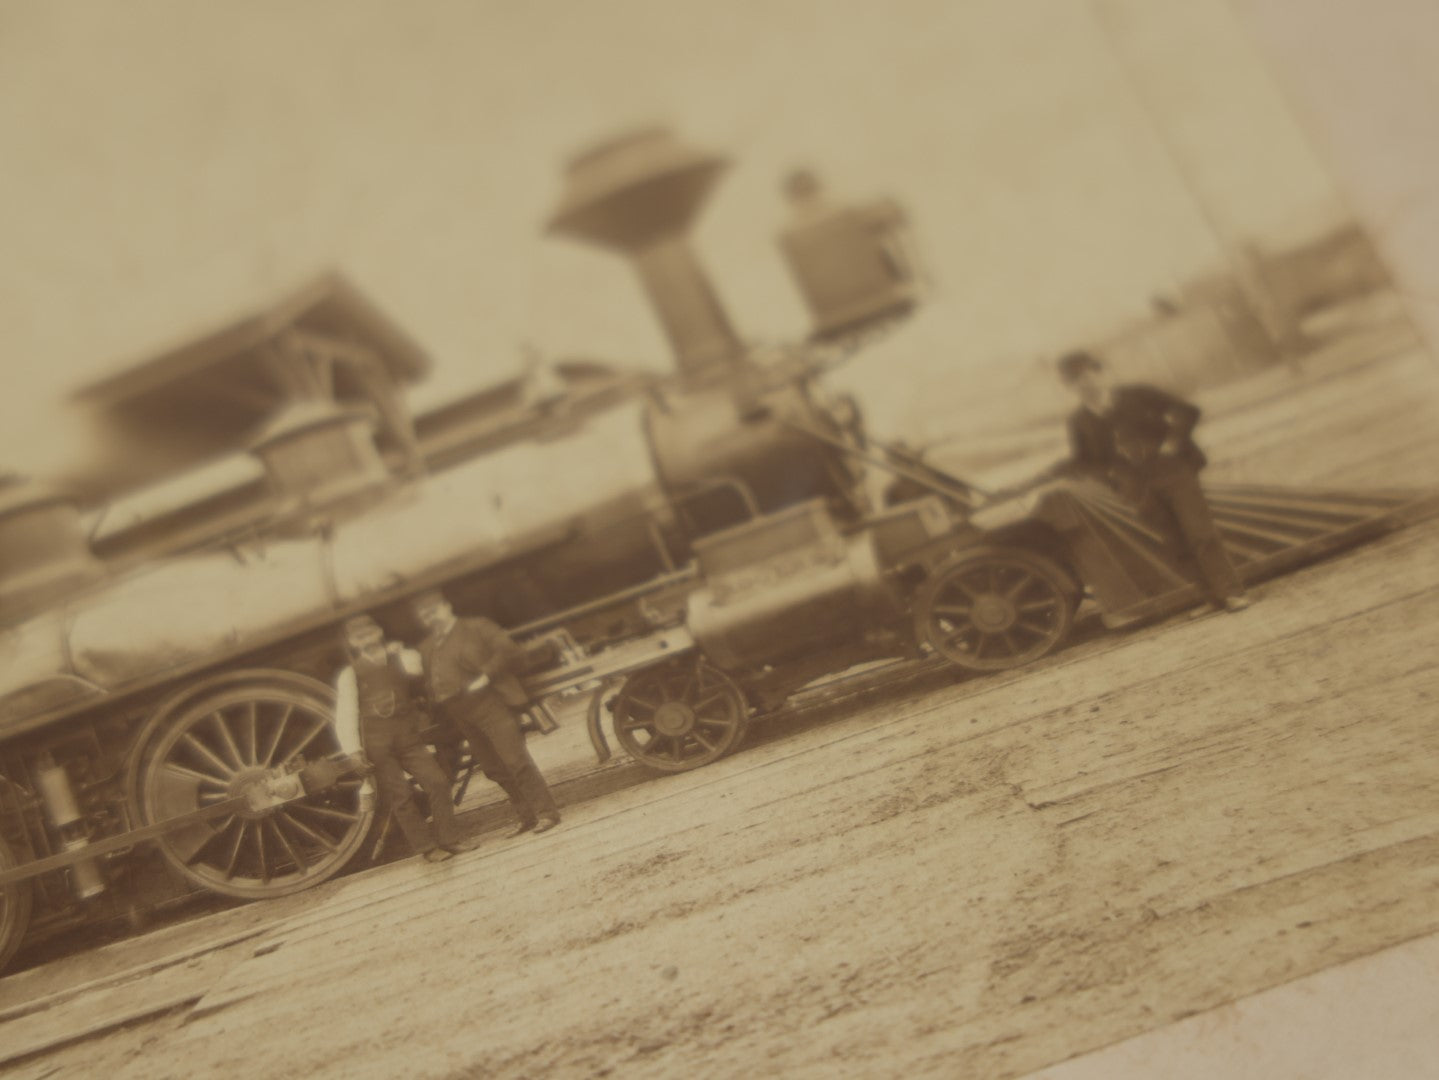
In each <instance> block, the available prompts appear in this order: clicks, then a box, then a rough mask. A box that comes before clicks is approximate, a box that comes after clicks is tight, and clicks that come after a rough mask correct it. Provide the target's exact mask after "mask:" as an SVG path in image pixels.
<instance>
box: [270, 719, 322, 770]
mask: <svg viewBox="0 0 1439 1080" xmlns="http://www.w3.org/2000/svg"><path fill="white" fill-rule="evenodd" d="M329 726H330V725H329V724H328V723H326V722H325V721H324V720H316V721H315V726H314V727H312V728H311V729H310V731H309V733H308V734H306V736H305V737H304V738H303V739H301V740H300V745H299V746H297V747H295V748H294V749H293V750H291V751H290V752H289V753H288V754H286V755H285V757H284V759H283V760H282V761H281V762H280V764H282V765H283V764H285V763H286V762H290V761H294V760H295V759H296V758H297V757H299V756H300V752H301V751H302V750H304V749H305V747H307V746H309V745H310V744H311V743H312V742H314V741H315V739H316V737H317V736H319V734H320V732H322V731H325V730H326V729H328V728H329Z"/></svg>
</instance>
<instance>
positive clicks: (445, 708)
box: [414, 592, 560, 836]
mask: <svg viewBox="0 0 1439 1080" xmlns="http://www.w3.org/2000/svg"><path fill="white" fill-rule="evenodd" d="M414 610H415V615H416V617H418V618H419V620H420V622H421V623H422V624H423V625H424V627H425V629H426V630H428V631H429V636H428V637H427V638H425V640H424V641H423V642H421V643H420V655H421V656H422V657H423V659H424V670H425V677H426V679H427V680H428V681H429V689H430V701H431V702H432V703H433V704H434V706H435V707H436V708H437V709H438V710H439V713H440V716H441V718H443V719H445V720H447V721H449V722H450V723H452V724H454V725H455V726H456V727H457V728H458V729H459V730H460V732H461V733H462V734H463V735H464V736H465V738H466V739H467V740H468V741H469V744H470V756H471V758H472V759H473V760H474V762H475V763H476V764H478V765H479V767H480V770H481V771H482V772H483V773H484V774H485V775H486V776H487V777H489V778H490V779H491V780H493V781H494V782H495V783H496V784H498V785H499V786H500V787H501V788H502V789H503V790H504V792H505V794H506V795H507V796H509V800H510V804H511V805H512V806H514V808H515V813H516V815H518V817H519V823H518V824H517V825H516V827H515V829H514V831H513V832H512V833H511V834H510V835H511V836H518V835H519V834H520V833H523V832H528V831H529V830H531V829H533V830H534V831H535V832H537V833H542V832H545V831H547V830H549V829H552V828H554V827H555V826H556V825H558V824H559V822H560V814H559V811H558V810H557V809H556V807H555V800H554V796H553V795H551V794H550V789H549V785H548V784H546V783H545V778H544V777H543V776H542V775H541V774H540V770H539V766H537V765H536V764H535V761H534V758H532V757H530V751H529V747H527V746H526V745H525V735H524V732H523V731H522V730H521V729H520V723H519V718H518V717H517V716H516V715H515V710H516V709H517V708H519V707H521V706H523V705H524V704H525V703H526V698H525V692H524V690H523V689H521V687H520V684H519V681H518V679H516V677H515V675H516V672H518V671H519V670H520V667H521V664H522V658H523V656H524V650H523V649H522V648H521V647H520V646H519V645H517V644H515V642H514V640H513V639H512V638H511V637H510V635H509V634H507V633H505V631H504V630H503V629H501V628H500V626H499V625H498V624H496V623H495V622H493V621H491V620H489V619H485V618H478V617H466V618H463V619H462V618H458V617H457V616H456V615H455V613H454V610H453V609H452V608H451V607H450V604H449V601H448V600H446V599H445V597H444V595H443V594H441V593H439V592H429V593H425V594H424V595H422V596H419V597H417V598H416V599H415V601H414Z"/></svg>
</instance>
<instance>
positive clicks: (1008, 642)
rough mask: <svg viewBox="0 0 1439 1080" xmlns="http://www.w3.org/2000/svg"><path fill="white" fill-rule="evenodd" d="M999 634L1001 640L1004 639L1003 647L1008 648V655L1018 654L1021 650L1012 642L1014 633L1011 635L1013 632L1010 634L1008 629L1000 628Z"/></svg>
mask: <svg viewBox="0 0 1439 1080" xmlns="http://www.w3.org/2000/svg"><path fill="white" fill-rule="evenodd" d="M999 636H1000V637H1001V638H1003V640H1004V647H1005V648H1006V649H1008V650H1009V655H1010V656H1018V655H1019V654H1020V652H1021V651H1022V650H1021V649H1020V647H1019V646H1018V645H1016V644H1015V643H1014V635H1013V634H1011V633H1010V632H1009V631H1008V630H1001V631H1000V632H999Z"/></svg>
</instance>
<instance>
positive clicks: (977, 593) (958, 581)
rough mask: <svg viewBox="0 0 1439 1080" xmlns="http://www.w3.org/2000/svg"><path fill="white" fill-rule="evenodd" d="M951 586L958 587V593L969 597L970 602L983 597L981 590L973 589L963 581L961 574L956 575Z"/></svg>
mask: <svg viewBox="0 0 1439 1080" xmlns="http://www.w3.org/2000/svg"><path fill="white" fill-rule="evenodd" d="M951 584H954V585H958V586H959V590H960V592H962V593H964V595H965V596H967V597H969V598H970V599H971V600H978V599H979V598H980V597H981V596H983V595H984V593H983V591H982V590H979V589H976V588H974V587H973V586H971V585H970V584H969V582H967V581H965V580H964V576H963V575H962V574H961V575H957V576H956V577H955V578H954V579H953V580H952V582H951ZM946 589H947V587H946Z"/></svg>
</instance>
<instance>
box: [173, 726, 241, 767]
mask: <svg viewBox="0 0 1439 1080" xmlns="http://www.w3.org/2000/svg"><path fill="white" fill-rule="evenodd" d="M181 741H182V742H184V743H185V745H186V746H188V747H190V748H191V749H192V750H194V751H195V753H197V754H199V755H200V756H201V757H202V758H204V759H205V760H206V761H208V762H209V763H210V764H211V765H213V766H215V768H217V769H219V770H220V772H221V773H222V774H224V775H225V776H233V775H234V774H235V770H234V769H232V768H230V766H229V765H226V764H225V761H224V759H223V758H221V757H220V755H218V754H216V753H215V751H213V750H211V749H210V748H209V747H208V746H206V745H205V744H204V743H202V742H201V741H200V740H199V739H197V738H195V735H194V733H193V732H189V731H187V732H185V734H184V735H182V736H181Z"/></svg>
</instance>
